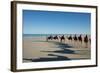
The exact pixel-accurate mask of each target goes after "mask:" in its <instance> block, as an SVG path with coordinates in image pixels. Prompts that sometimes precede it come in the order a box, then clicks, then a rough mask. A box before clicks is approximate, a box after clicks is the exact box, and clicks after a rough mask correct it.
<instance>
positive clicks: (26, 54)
mask: <svg viewBox="0 0 100 73" xmlns="http://www.w3.org/2000/svg"><path fill="white" fill-rule="evenodd" d="M90 53H91V47H90V43H88V45H86V44H85V43H84V42H82V43H81V42H79V41H77V42H75V41H74V40H72V41H70V40H68V39H66V40H65V42H64V41H63V42H60V40H49V41H46V37H31V38H28V37H27V38H25V37H24V38H23V62H44V61H61V60H66V61H69V60H81V59H90V58H91V54H90Z"/></svg>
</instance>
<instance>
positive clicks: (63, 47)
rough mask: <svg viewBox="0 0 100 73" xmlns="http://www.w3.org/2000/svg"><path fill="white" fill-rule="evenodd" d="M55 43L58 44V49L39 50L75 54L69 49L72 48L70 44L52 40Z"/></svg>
mask: <svg viewBox="0 0 100 73" xmlns="http://www.w3.org/2000/svg"><path fill="white" fill-rule="evenodd" d="M54 43H55V44H56V45H58V47H57V48H59V49H60V50H55V51H41V52H52V53H61V54H75V51H73V50H70V48H73V47H72V46H70V45H68V44H64V43H59V42H54ZM67 48H68V49H67Z"/></svg>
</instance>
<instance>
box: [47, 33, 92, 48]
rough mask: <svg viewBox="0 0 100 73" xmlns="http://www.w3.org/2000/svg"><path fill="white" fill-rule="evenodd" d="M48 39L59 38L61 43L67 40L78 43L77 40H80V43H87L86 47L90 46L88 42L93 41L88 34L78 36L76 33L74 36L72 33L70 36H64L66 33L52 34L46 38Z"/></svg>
mask: <svg viewBox="0 0 100 73" xmlns="http://www.w3.org/2000/svg"><path fill="white" fill-rule="evenodd" d="M46 40H47V41H50V40H51V41H52V40H58V41H59V42H61V43H62V42H63V43H64V42H65V41H66V40H67V41H70V42H72V41H74V44H78V43H77V42H79V43H80V44H82V43H85V45H86V47H87V46H88V43H91V39H90V37H88V36H87V35H85V36H82V35H79V36H76V34H75V35H74V36H72V35H70V36H64V35H62V36H58V35H55V36H52V35H50V36H48V37H47V38H46Z"/></svg>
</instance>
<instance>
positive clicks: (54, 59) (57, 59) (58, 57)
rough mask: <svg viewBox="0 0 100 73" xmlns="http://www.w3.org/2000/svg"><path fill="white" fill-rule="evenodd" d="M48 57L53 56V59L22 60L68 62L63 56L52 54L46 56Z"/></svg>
mask: <svg viewBox="0 0 100 73" xmlns="http://www.w3.org/2000/svg"><path fill="white" fill-rule="evenodd" d="M48 56H55V57H52V58H48V57H45V58H41V57H40V58H37V59H34V58H33V59H25V58H24V59H23V60H29V61H32V62H45V61H46V62H47V61H62V60H70V59H69V58H68V57H65V56H60V55H54V54H48Z"/></svg>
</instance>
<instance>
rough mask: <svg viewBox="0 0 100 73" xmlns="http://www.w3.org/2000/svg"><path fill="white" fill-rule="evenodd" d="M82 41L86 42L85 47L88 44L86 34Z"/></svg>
mask: <svg viewBox="0 0 100 73" xmlns="http://www.w3.org/2000/svg"><path fill="white" fill-rule="evenodd" d="M84 43H85V44H86V47H87V44H88V36H87V35H86V36H85V37H84Z"/></svg>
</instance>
